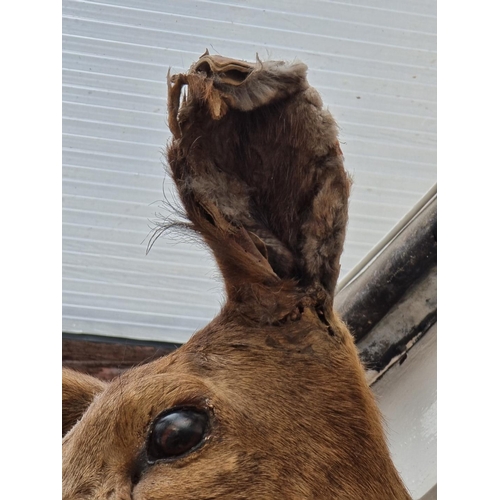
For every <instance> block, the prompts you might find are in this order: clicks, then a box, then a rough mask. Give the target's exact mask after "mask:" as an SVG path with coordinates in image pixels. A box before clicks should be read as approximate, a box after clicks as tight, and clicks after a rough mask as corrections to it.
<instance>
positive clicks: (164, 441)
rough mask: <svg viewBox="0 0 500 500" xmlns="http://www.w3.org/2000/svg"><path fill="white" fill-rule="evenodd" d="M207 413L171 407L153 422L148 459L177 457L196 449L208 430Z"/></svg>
mask: <svg viewBox="0 0 500 500" xmlns="http://www.w3.org/2000/svg"><path fill="white" fill-rule="evenodd" d="M208 420H209V419H208V415H207V414H206V413H204V412H202V411H199V410H195V409H172V410H170V411H169V412H168V413H164V414H163V415H160V417H158V418H157V419H156V421H155V422H154V423H153V427H152V429H151V434H150V436H149V442H148V447H147V455H148V460H149V461H150V462H154V461H156V460H161V459H166V458H178V457H180V456H182V455H185V454H187V453H188V452H190V451H193V450H194V449H196V448H197V447H198V446H199V445H201V443H203V438H204V437H205V434H206V432H207V430H208Z"/></svg>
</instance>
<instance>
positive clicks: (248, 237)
mask: <svg viewBox="0 0 500 500" xmlns="http://www.w3.org/2000/svg"><path fill="white" fill-rule="evenodd" d="M306 69H307V68H306V66H305V65H304V64H302V63H298V62H294V63H290V64H286V63H283V62H276V61H274V62H273V61H267V62H261V61H258V62H257V63H255V64H253V63H246V62H243V61H236V60H234V59H228V58H223V57H220V56H210V55H208V54H205V55H203V56H202V57H201V58H200V60H199V61H198V62H197V63H196V64H194V65H193V66H192V67H191V69H190V70H189V72H188V73H186V74H181V75H174V76H173V77H172V78H170V82H169V106H168V108H169V125H170V128H171V130H172V133H173V136H174V139H173V141H172V143H171V144H170V146H169V148H168V161H169V165H170V168H171V172H172V177H173V179H174V181H175V183H176V185H177V189H178V191H179V194H180V198H181V200H182V203H183V205H184V207H185V209H186V212H187V216H188V218H189V219H190V221H191V224H192V226H193V228H194V229H195V230H196V231H198V232H199V233H200V234H201V235H202V236H203V237H204V239H205V241H206V242H207V243H208V245H209V246H210V247H211V249H212V251H213V252H214V255H215V257H216V259H217V262H218V264H219V267H220V268H221V271H222V274H223V276H224V281H225V284H226V291H227V294H228V298H229V299H230V300H233V301H234V300H235V299H238V296H239V297H240V300H239V301H240V302H243V301H246V300H249V298H251V297H252V296H255V297H257V296H259V298H258V299H257V300H259V301H261V300H262V294H260V295H259V294H258V293H256V291H255V290H256V288H255V286H254V285H260V287H261V289H262V288H264V289H265V288H266V287H267V290H269V288H272V293H273V294H275V295H276V292H277V290H279V291H280V292H281V291H282V290H290V287H295V290H296V291H297V290H300V291H304V292H305V293H308V294H309V295H310V293H309V292H307V290H321V293H320V295H321V296H323V297H325V296H326V299H327V300H328V301H329V300H331V299H333V293H334V290H335V285H336V281H337V278H338V275H339V270H340V264H339V260H340V255H341V252H342V248H343V243H344V237H345V230H346V224H347V200H348V196H349V189H350V180H349V177H348V175H347V174H346V172H345V170H344V167H343V156H342V151H341V150H340V146H339V141H338V137H337V126H336V124H335V122H334V120H333V118H332V116H331V115H330V113H329V112H328V111H327V110H325V109H323V103H322V101H321V98H320V96H319V95H318V93H317V92H316V91H315V90H314V89H313V88H311V87H310V86H309V84H308V82H307V79H306ZM185 85H187V87H188V90H187V92H186V93H185V94H184V98H183V100H182V103H181V102H180V96H181V89H182V87H183V86H185ZM292 284H293V285H292ZM248 285H250V286H254V288H253V289H252V292H251V293H247V294H246V295H244V299H242V298H241V297H242V290H245V288H248ZM264 293H265V292H264ZM268 295H270V294H269V293H268Z"/></svg>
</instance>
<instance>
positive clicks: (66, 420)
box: [62, 368, 106, 437]
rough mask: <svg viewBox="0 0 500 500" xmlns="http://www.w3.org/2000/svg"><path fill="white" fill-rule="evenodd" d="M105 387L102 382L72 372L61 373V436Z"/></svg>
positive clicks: (64, 370) (64, 369) (65, 370)
mask: <svg viewBox="0 0 500 500" xmlns="http://www.w3.org/2000/svg"><path fill="white" fill-rule="evenodd" d="M105 387H106V384H105V383H104V382H101V381H100V380H98V379H96V378H95V377H91V376H90V375H85V374H83V373H77V372H75V371H73V370H68V369H66V368H63V373H62V435H63V437H64V436H65V434H66V433H67V432H68V431H69V430H70V429H71V428H72V427H73V426H74V425H75V424H76V422H77V421H78V420H80V418H81V417H82V415H83V414H84V413H85V411H86V410H87V408H88V407H89V405H90V403H92V401H93V400H94V398H95V396H96V395H97V394H99V393H101V392H102V391H103V390H104V389H105Z"/></svg>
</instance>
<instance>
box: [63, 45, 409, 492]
mask: <svg viewBox="0 0 500 500" xmlns="http://www.w3.org/2000/svg"><path fill="white" fill-rule="evenodd" d="M185 85H187V94H186V95H185V97H184V99H183V100H182V102H181V94H182V87H183V86H185ZM168 104H169V106H168V107H169V125H170V128H171V130H172V133H173V136H174V138H173V141H172V143H171V144H170V145H169V148H168V161H169V165H170V168H171V171H172V176H173V179H174V181H175V183H176V185H177V188H178V191H179V194H180V197H181V200H182V203H183V205H184V207H185V210H186V214H187V217H188V218H189V220H190V221H191V227H192V229H194V230H195V231H197V232H198V233H199V234H200V235H201V236H202V237H203V238H204V240H205V241H206V243H207V244H208V245H209V247H210V248H211V250H212V251H213V253H214V255H215V258H216V260H217V263H218V265H219V267H220V269H221V272H222V275H223V277H224V282H225V288H226V294H227V302H226V304H225V305H224V307H223V309H222V311H221V313H220V315H219V316H218V317H217V318H216V319H214V320H213V321H212V322H211V323H210V324H209V325H208V326H207V327H205V328H204V329H203V330H201V331H200V332H198V333H196V334H195V335H193V337H192V338H191V339H190V340H189V341H188V342H187V343H186V344H185V345H184V346H183V347H181V348H180V349H178V350H177V351H175V352H174V353H173V354H171V355H169V356H167V357H165V358H162V359H159V360H156V361H154V362H152V363H149V364H147V365H144V366H141V367H137V368H134V369H132V370H130V371H128V372H127V373H125V374H124V375H123V376H121V377H119V378H118V379H115V380H114V381H113V382H111V383H110V384H109V385H108V386H106V387H105V388H102V390H100V391H99V390H98V391H96V390H95V387H94V388H92V387H91V384H90V386H89V391H88V394H89V397H88V398H87V400H92V399H93V401H92V403H91V404H90V405H89V406H88V408H87V407H86V406H85V405H83V406H84V408H82V405H81V404H80V406H78V404H79V402H80V403H81V402H82V401H86V400H85V398H82V395H81V394H78V397H76V398H75V404H76V405H77V406H76V407H77V408H79V410H78V411H79V412H80V417H79V418H80V419H79V421H78V422H77V423H75V422H76V420H78V419H75V417H74V416H72V417H71V418H69V419H67V421H69V422H73V423H75V425H74V426H73V427H72V429H71V430H70V431H69V432H68V433H67V434H66V437H65V438H64V440H63V497H64V498H65V499H66V500H69V499H72V500H77V499H78V500H83V499H113V498H114V499H120V500H125V499H132V498H134V500H141V499H148V500H167V499H170V498H175V499H177V500H183V499H194V498H196V499H207V500H208V499H216V498H217V499H257V498H258V499H316V498H325V499H326V498H332V499H351V500H356V499H374V500H384V499H409V498H410V497H409V495H408V493H407V492H406V490H405V488H404V486H403V484H402V483H401V480H400V479H399V477H398V474H397V472H396V470H395V468H394V465H393V464H392V462H391V459H390V456H389V452H388V449H387V446H386V444H385V439H384V434H383V430H382V426H381V423H380V416H379V413H378V410H377V408H376V405H375V402H374V400H373V397H372V395H371V393H370V390H369V388H368V386H367V383H366V381H365V377H364V372H363V367H362V366H361V363H360V362H359V359H358V356H357V352H356V348H355V345H354V342H353V339H352V337H351V335H350V334H349V332H348V331H347V329H346V327H345V326H344V324H343V323H342V322H341V321H340V319H339V318H338V317H337V315H336V314H335V313H334V311H333V309H332V302H333V293H334V289H335V284H336V281H337V278H338V274H339V269H340V264H339V259H340V254H341V251H342V247H343V241H344V236H345V227H346V223H347V199H348V193H349V185H350V182H349V179H348V177H347V175H346V173H345V171H344V168H343V158H342V154H341V151H340V147H339V143H338V138H337V129H336V126H335V122H334V121H333V118H332V117H331V115H330V114H329V113H328V112H327V111H325V110H323V109H322V103H321V99H320V97H319V95H318V94H317V92H316V91H315V90H314V89H312V88H311V87H310V86H309V84H308V83H307V80H306V67H305V65H303V64H301V63H294V64H285V63H282V62H261V61H258V62H257V63H255V64H250V63H246V62H243V61H236V60H232V59H228V58H223V57H220V56H210V55H209V54H208V53H207V54H205V55H204V56H202V57H201V58H200V60H199V61H198V62H197V63H195V64H194V65H193V66H192V67H191V69H190V71H189V72H188V73H186V74H183V75H176V76H174V77H172V78H171V79H170V81H169V103H168ZM66 376H70V375H69V374H66ZM73 378H74V377H73ZM70 382H71V381H70ZM70 385H72V384H71V383H68V386H70ZM83 385H85V384H83ZM65 390H66V389H64V390H63V393H64V391H65ZM96 393H98V394H99V395H98V396H97V397H95V398H94V394H96ZM70 406H71V405H69V404H66V405H65V407H66V408H68V407H70ZM169 408H194V409H197V410H199V411H201V412H203V413H204V414H205V415H207V418H208V419H209V425H208V428H207V430H206V432H205V435H204V438H203V440H202V441H201V442H200V445H199V446H198V447H196V448H193V449H192V451H191V452H189V453H187V454H184V455H182V456H180V457H178V458H175V459H172V460H170V459H169V460H152V459H151V456H150V454H149V455H148V453H149V451H148V449H149V448H148V446H149V445H148V443H149V442H150V439H151V432H152V430H151V429H152V426H153V425H154V422H155V421H156V420H155V419H156V418H157V417H158V415H161V414H162V412H164V411H165V410H168V409H169Z"/></svg>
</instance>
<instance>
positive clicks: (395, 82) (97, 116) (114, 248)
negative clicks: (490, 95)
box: [62, 0, 436, 342]
mask: <svg viewBox="0 0 500 500" xmlns="http://www.w3.org/2000/svg"><path fill="white" fill-rule="evenodd" d="M62 5H63V70H62V71H63V195H64V199H63V329H64V331H66V332H73V333H85V334H97V335H106V336H119V337H129V338H136V339H144V340H163V341H170V342H185V341H186V340H187V339H188V338H189V336H190V335H191V334H192V333H193V332H194V331H195V330H196V329H198V328H200V327H202V326H203V325H205V324H206V323H207V322H208V321H209V320H210V319H211V318H212V317H213V316H214V315H215V314H217V312H218V310H219V307H220V304H221V303H222V301H223V297H222V291H221V290H222V286H221V280H220V278H219V277H218V275H217V271H216V269H215V266H214V263H213V260H212V258H211V257H210V255H209V254H208V252H207V251H206V250H205V249H204V248H203V247H202V246H200V245H199V244H194V243H191V242H186V241H182V240H180V241H179V240H176V241H173V240H172V239H170V238H168V237H167V238H160V239H159V240H158V241H157V242H156V243H155V245H154V246H153V248H152V250H151V251H150V252H149V254H147V255H146V248H147V246H148V241H149V237H150V230H151V228H152V227H154V222H155V220H157V219H158V216H159V214H161V213H163V214H165V213H167V212H166V210H165V209H164V208H163V207H162V200H163V199H164V198H165V196H167V197H168V198H171V197H172V196H173V190H172V184H171V182H170V180H169V178H168V176H166V175H165V173H164V167H163V163H164V160H163V151H164V149H165V145H166V142H167V140H168V139H169V132H168V129H167V126H166V105H165V99H166V98H165V95H166V74H167V70H168V68H169V67H171V68H172V71H173V72H177V71H182V70H186V69H187V68H188V67H189V66H190V64H191V63H192V62H193V61H194V60H196V59H197V58H198V57H199V56H200V55H201V54H202V53H203V52H204V51H205V49H206V48H208V49H209V50H210V52H211V53H220V54H223V55H227V56H231V57H235V58H241V59H247V60H255V54H256V53H259V56H260V58H261V59H267V58H272V59H284V60H293V59H300V60H302V61H304V62H305V63H306V64H307V65H308V66H309V81H310V82H311V84H312V85H314V86H315V87H316V88H317V89H318V90H319V91H320V93H321V95H322V97H323V100H324V102H325V104H326V105H328V107H329V108H330V110H331V111H332V113H333V114H334V116H335V118H336V119H337V121H338V123H339V125H340V128H341V141H342V149H343V151H344V155H345V163H346V167H347V169H348V170H349V171H350V173H351V174H352V176H353V179H354V188H353V192H352V198H351V203H350V224H349V229H348V235H347V241H346V247H345V251H344V255H343V258H342V275H345V273H346V272H348V271H349V270H350V269H351V268H352V267H353V266H354V265H355V264H356V263H357V262H358V261H359V260H360V259H362V258H363V256H364V255H365V254H366V253H367V252H368V251H369V250H370V249H371V248H372V247H373V246H374V245H375V244H376V243H377V242H378V241H379V240H380V239H381V238H383V236H384V235H385V234H387V232H388V231H389V230H390V229H391V228H392V227H393V226H394V225H395V224H396V223H397V221H398V220H399V219H400V218H402V217H403V216H404V215H405V213H406V212H407V211H408V210H410V209H411V207H412V206H413V205H414V204H415V203H416V202H417V201H418V200H419V199H420V197H421V196H422V195H423V194H424V193H425V192H426V191H427V190H428V189H429V188H430V187H431V186H432V185H433V184H434V183H435V181H436V16H435V9H436V5H435V2H434V1H420V2H414V1H409V0H371V1H368V0H364V1H361V0H360V1H356V2H355V3H351V2H348V1H345V2H327V1H318V0H317V1H313V0H303V1H295V2H288V1H276V0H267V1H261V0H255V1H251V2H250V1H249V2H242V1H231V0H227V1H224V2H213V1H207V0H200V1H190V0H184V1H182V2H179V1H174V0H171V1H165V0H141V1H139V0H121V1H117V0H109V1H106V2H98V1H74V0H63V4H62ZM342 275H341V276H342Z"/></svg>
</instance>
